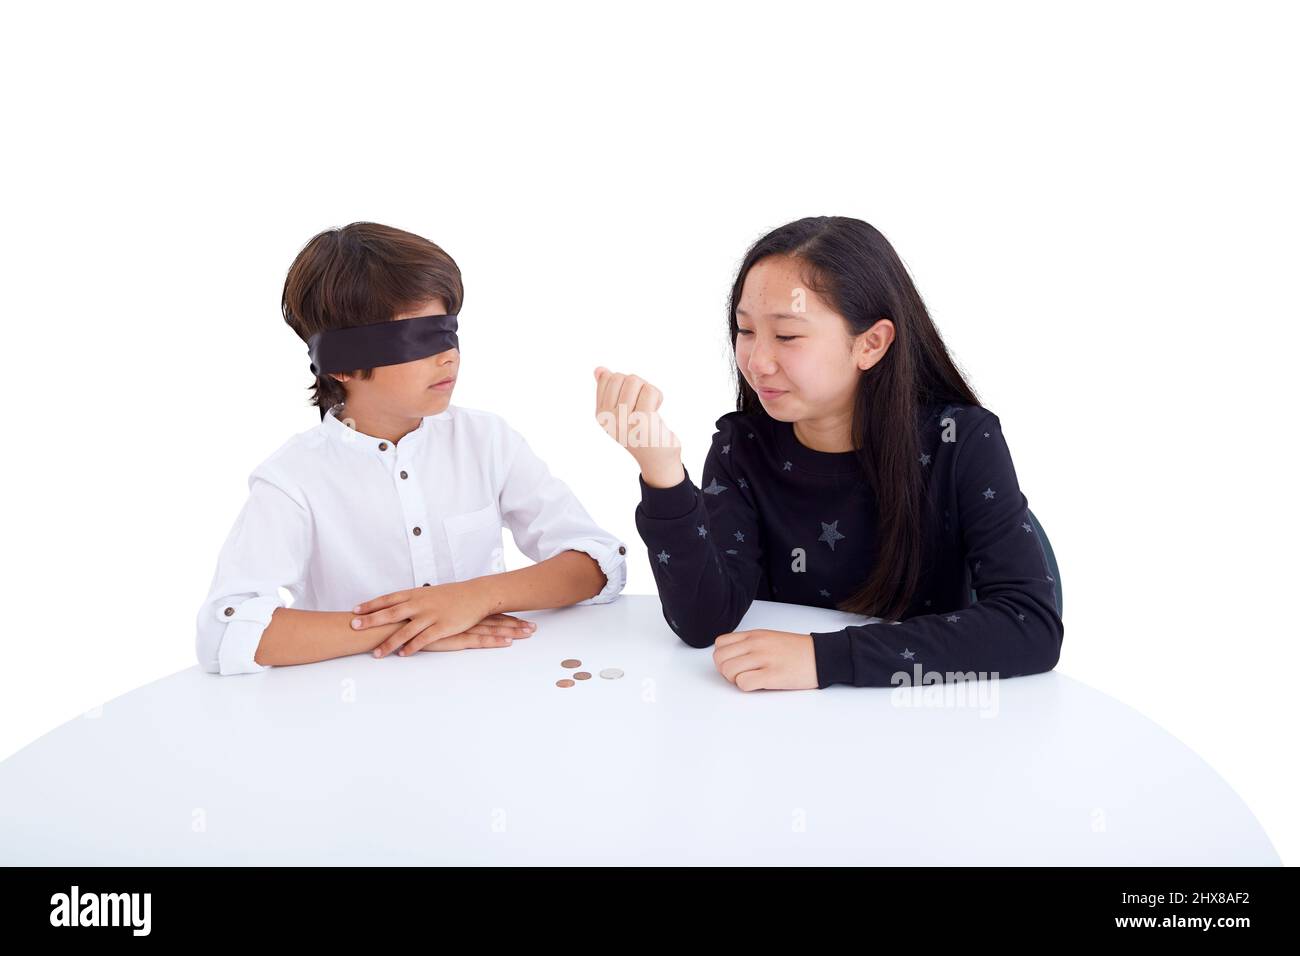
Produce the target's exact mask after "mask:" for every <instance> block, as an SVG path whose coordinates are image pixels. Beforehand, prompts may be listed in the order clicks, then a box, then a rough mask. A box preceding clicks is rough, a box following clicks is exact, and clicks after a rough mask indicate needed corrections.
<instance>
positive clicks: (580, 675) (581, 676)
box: [573, 671, 591, 680]
mask: <svg viewBox="0 0 1300 956" xmlns="http://www.w3.org/2000/svg"><path fill="white" fill-rule="evenodd" d="M573 676H574V677H576V678H578V680H590V679H591V675H590V674H589V673H587V672H586V671H578V673H576V674H574V675H573Z"/></svg>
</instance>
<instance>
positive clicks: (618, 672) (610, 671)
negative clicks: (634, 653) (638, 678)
mask: <svg viewBox="0 0 1300 956" xmlns="http://www.w3.org/2000/svg"><path fill="white" fill-rule="evenodd" d="M600 676H601V677H603V678H605V680H618V679H619V678H620V677H622V676H623V671H622V669H621V668H618V667H606V668H605V669H604V670H603V671H601V672H600Z"/></svg>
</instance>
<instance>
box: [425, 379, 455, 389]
mask: <svg viewBox="0 0 1300 956" xmlns="http://www.w3.org/2000/svg"><path fill="white" fill-rule="evenodd" d="M455 384H456V379H455V377H454V376H453V377H452V378H444V379H443V380H442V381H441V382H435V383H434V384H433V385H430V386H429V387H430V388H432V389H435V390H437V391H439V392H449V391H451V387H452V386H453V385H455Z"/></svg>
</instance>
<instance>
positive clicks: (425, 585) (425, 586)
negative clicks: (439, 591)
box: [420, 581, 429, 588]
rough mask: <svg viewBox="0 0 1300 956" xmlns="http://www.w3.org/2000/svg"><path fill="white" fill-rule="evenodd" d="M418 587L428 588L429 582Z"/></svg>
mask: <svg viewBox="0 0 1300 956" xmlns="http://www.w3.org/2000/svg"><path fill="white" fill-rule="evenodd" d="M420 587H424V588H427V587H429V582H428V581H425V582H424V583H423V584H422V585H420Z"/></svg>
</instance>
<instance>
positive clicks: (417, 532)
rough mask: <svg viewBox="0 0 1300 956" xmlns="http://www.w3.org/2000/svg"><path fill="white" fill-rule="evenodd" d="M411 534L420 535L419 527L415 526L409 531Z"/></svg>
mask: <svg viewBox="0 0 1300 956" xmlns="http://www.w3.org/2000/svg"><path fill="white" fill-rule="evenodd" d="M411 533H412V534H419V533H420V528H419V526H418V525H417V526H416V527H414V528H412V529H411Z"/></svg>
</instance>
